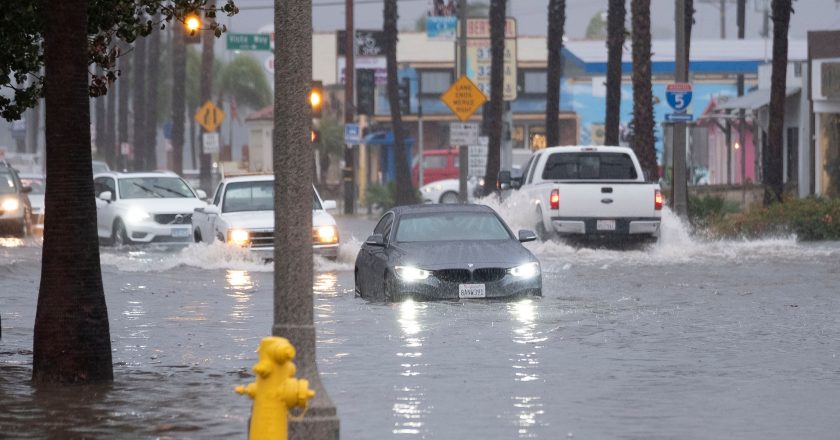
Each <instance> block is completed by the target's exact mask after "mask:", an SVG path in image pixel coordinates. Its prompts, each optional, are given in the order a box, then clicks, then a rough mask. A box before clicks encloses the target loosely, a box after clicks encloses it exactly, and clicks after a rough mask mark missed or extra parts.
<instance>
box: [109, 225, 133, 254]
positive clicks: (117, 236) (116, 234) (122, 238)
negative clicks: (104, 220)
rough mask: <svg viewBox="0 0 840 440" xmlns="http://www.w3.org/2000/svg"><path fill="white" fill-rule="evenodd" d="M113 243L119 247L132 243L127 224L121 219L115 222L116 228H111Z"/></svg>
mask: <svg viewBox="0 0 840 440" xmlns="http://www.w3.org/2000/svg"><path fill="white" fill-rule="evenodd" d="M111 244H113V245H114V246H117V247H119V246H124V245H127V244H131V239H130V238H128V233H127V232H126V231H125V225H124V224H123V222H122V220H120V219H117V220H116V221H115V222H114V228H113V229H112V230H111Z"/></svg>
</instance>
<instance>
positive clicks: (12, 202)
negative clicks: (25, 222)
mask: <svg viewBox="0 0 840 440" xmlns="http://www.w3.org/2000/svg"><path fill="white" fill-rule="evenodd" d="M0 206H2V208H3V211H17V210H18V208H20V202H18V199H6V200H3V204H2V205H0Z"/></svg>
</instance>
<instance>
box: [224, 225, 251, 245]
mask: <svg viewBox="0 0 840 440" xmlns="http://www.w3.org/2000/svg"><path fill="white" fill-rule="evenodd" d="M250 241H251V234H249V233H248V231H246V230H244V229H228V243H229V244H234V245H237V246H242V247H245V246H248V243H249V242H250Z"/></svg>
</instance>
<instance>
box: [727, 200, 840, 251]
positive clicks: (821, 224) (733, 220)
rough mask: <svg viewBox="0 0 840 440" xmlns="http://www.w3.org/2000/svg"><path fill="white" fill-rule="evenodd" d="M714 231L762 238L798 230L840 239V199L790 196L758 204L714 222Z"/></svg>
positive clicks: (806, 235) (809, 236)
mask: <svg viewBox="0 0 840 440" xmlns="http://www.w3.org/2000/svg"><path fill="white" fill-rule="evenodd" d="M710 228H711V230H712V233H713V234H714V235H718V236H720V237H726V238H742V237H743V238H760V237H767V236H780V235H789V234H796V236H797V237H798V238H799V239H800V240H805V241H813V240H840V199H828V198H823V197H809V198H806V199H788V200H786V201H785V202H784V203H776V204H773V205H770V206H768V207H763V206H755V207H752V208H750V209H748V210H746V211H744V212H742V213H739V214H734V215H729V216H725V217H721V218H720V219H718V220H716V221H713V222H712V223H711V224H710Z"/></svg>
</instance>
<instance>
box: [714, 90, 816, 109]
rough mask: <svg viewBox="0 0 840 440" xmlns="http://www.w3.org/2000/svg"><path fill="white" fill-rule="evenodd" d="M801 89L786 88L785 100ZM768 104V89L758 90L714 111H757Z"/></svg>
mask: <svg viewBox="0 0 840 440" xmlns="http://www.w3.org/2000/svg"><path fill="white" fill-rule="evenodd" d="M800 90H801V87H788V88H787V89H785V98H787V97H790V96H792V95H795V94H797V93H799V91H800ZM768 104H770V89H758V90H754V91H752V92H750V93H747V94H746V95H744V96H739V97H737V98H732V99H729V100H727V101H726V102H721V103H719V104H718V106H717V107H716V108H715V110H740V109H744V110H758V109H760V108H761V107H764V106H765V105H768Z"/></svg>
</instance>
